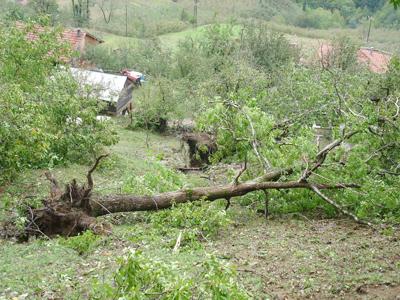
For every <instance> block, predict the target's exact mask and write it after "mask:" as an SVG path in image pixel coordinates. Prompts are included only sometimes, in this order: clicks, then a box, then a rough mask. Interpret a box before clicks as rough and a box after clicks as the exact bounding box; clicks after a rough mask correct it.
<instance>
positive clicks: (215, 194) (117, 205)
mask: <svg viewBox="0 0 400 300" xmlns="http://www.w3.org/2000/svg"><path fill="white" fill-rule="evenodd" d="M313 186H315V187H317V188H318V189H320V190H321V189H342V188H355V187H358V186H357V185H354V184H336V185H326V184H310V183H308V182H298V181H289V182H272V181H267V182H252V181H250V182H244V183H241V184H238V185H236V186H235V185H232V184H229V185H223V186H215V187H201V188H194V189H186V190H180V191H176V192H168V193H162V194H158V195H153V196H132V195H109V196H104V197H99V198H97V199H96V198H93V199H92V200H91V201H90V204H91V207H92V213H91V215H92V216H95V217H97V216H101V215H106V214H110V213H117V212H129V211H145V210H158V209H165V208H169V207H171V206H172V205H174V204H181V203H185V202H189V201H198V200H205V201H214V200H218V199H229V198H232V197H238V196H243V195H246V194H248V193H250V192H254V191H263V190H271V189H275V190H280V189H312V187H313Z"/></svg>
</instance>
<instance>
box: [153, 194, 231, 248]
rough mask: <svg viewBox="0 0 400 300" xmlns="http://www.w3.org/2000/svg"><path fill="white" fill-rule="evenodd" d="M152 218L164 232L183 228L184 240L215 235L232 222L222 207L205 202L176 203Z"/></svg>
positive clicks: (194, 240)
mask: <svg viewBox="0 0 400 300" xmlns="http://www.w3.org/2000/svg"><path fill="white" fill-rule="evenodd" d="M150 220H151V223H152V224H153V226H155V228H157V229H158V230H161V231H162V232H168V231H169V230H170V229H171V228H175V229H178V230H182V231H183V241H185V239H186V242H196V241H197V240H201V239H204V238H208V237H213V236H215V235H216V234H217V233H218V232H219V231H220V230H221V229H223V228H226V227H227V226H228V225H229V224H230V223H231V220H230V219H229V218H228V216H227V215H226V211H225V210H224V209H223V208H222V207H220V206H218V205H216V204H215V203H203V202H200V203H193V202H189V203H185V204H179V205H176V206H174V207H172V208H171V209H169V210H164V211H159V212H156V213H153V214H151V216H150Z"/></svg>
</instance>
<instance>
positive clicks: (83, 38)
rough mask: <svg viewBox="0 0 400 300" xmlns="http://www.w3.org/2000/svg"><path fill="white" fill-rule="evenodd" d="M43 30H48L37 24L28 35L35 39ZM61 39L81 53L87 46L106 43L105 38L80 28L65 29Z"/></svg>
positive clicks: (18, 24)
mask: <svg viewBox="0 0 400 300" xmlns="http://www.w3.org/2000/svg"><path fill="white" fill-rule="evenodd" d="M16 27H17V28H20V29H23V28H24V27H25V24H24V23H21V22H17V23H16ZM41 32H46V27H44V26H40V25H35V26H34V32H30V33H28V35H27V37H28V38H29V39H31V40H35V39H36V38H37V33H41ZM60 40H61V41H65V42H68V43H69V44H70V45H71V48H72V49H73V50H75V51H78V52H80V53H84V52H85V49H86V47H87V46H96V45H99V44H101V43H104V41H103V40H101V39H99V38H97V37H96V36H94V35H93V34H91V33H89V32H86V31H84V30H81V29H79V28H69V29H65V30H64V31H63V32H61V35H60Z"/></svg>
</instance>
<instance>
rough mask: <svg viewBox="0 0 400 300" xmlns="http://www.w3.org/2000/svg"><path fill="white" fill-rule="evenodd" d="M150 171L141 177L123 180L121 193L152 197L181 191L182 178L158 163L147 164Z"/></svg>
mask: <svg viewBox="0 0 400 300" xmlns="http://www.w3.org/2000/svg"><path fill="white" fill-rule="evenodd" d="M148 164H149V165H150V166H151V171H148V172H146V174H144V175H142V176H137V175H134V176H129V177H127V178H126V179H125V180H124V183H123V185H122V191H123V192H124V193H129V194H135V195H154V194H157V193H163V192H169V191H174V190H178V189H181V188H182V187H183V184H184V181H183V176H182V175H181V174H180V173H177V172H175V171H173V170H171V169H169V168H167V167H166V166H164V165H162V164H161V163H159V162H148Z"/></svg>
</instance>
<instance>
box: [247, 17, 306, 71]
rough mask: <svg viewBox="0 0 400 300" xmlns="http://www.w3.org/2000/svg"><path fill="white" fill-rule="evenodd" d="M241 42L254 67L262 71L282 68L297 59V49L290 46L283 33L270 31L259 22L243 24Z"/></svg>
mask: <svg viewBox="0 0 400 300" xmlns="http://www.w3.org/2000/svg"><path fill="white" fill-rule="evenodd" d="M242 43H243V46H244V49H245V51H247V52H248V53H250V61H251V62H253V65H254V67H255V68H262V69H263V71H264V72H271V71H273V70H274V69H276V68H278V67H280V68H282V67H284V66H287V65H288V64H289V63H291V62H297V61H298V59H299V49H297V48H296V47H294V46H291V45H290V44H289V41H288V40H287V39H286V38H285V37H284V36H283V34H281V33H276V32H272V31H270V30H268V28H267V26H266V25H263V24H261V23H260V24H248V25H247V26H245V28H244V32H243V40H242ZM244 56H246V53H244Z"/></svg>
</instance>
